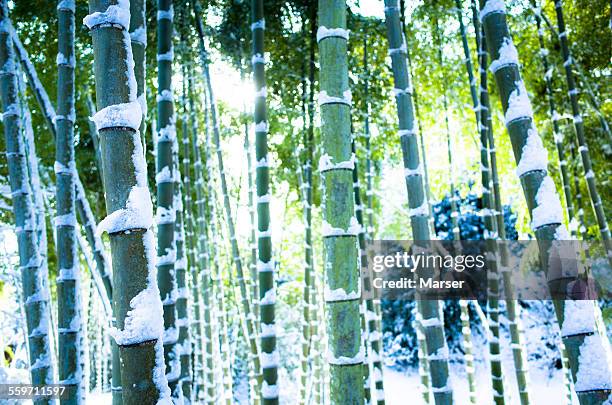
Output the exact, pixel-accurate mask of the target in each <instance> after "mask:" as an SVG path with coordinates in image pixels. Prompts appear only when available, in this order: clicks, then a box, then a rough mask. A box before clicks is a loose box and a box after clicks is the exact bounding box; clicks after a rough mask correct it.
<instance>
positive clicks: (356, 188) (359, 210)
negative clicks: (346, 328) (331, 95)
mask: <svg viewBox="0 0 612 405" xmlns="http://www.w3.org/2000/svg"><path fill="white" fill-rule="evenodd" d="M351 150H352V153H353V155H356V151H357V147H356V145H355V139H353V143H352V146H351ZM353 195H354V199H355V217H356V218H357V222H358V223H359V226H360V229H359V234H358V235H357V242H358V244H359V266H360V268H361V269H364V268H367V266H368V262H367V260H368V257H367V253H366V241H365V227H364V226H363V204H362V203H361V184H360V182H359V166H358V164H357V159H355V167H354V168H353ZM362 284H363V289H364V292H365V294H367V295H368V298H366V299H363V300H362V302H361V305H360V308H359V310H360V315H361V317H360V318H361V330H362V333H361V336H362V343H361V344H362V345H363V348H364V359H363V395H364V400H365V403H366V404H371V403H372V381H371V378H370V362H371V360H370V354H371V353H370V348H369V337H370V336H372V337H373V338H377V337H378V334H375V331H376V322H373V327H372V328H370V323H369V322H368V321H369V319H370V316H369V313H368V303H369V307H370V310H371V311H372V313H374V304H373V303H372V281H371V279H370V277H368V276H367V275H365V276H364V277H363V281H362ZM374 314H375V313H374ZM370 334H371V335H370ZM376 343H378V341H376ZM379 350H380V349H379V348H377V352H378V351H379ZM378 360H380V357H379V358H378ZM378 363H379V364H378V372H379V373H380V380H381V383H382V370H380V361H379V362H378ZM381 395H382V396H381V400H382V401H383V403H384V391H382V392H381ZM376 399H377V400H378V395H376Z"/></svg>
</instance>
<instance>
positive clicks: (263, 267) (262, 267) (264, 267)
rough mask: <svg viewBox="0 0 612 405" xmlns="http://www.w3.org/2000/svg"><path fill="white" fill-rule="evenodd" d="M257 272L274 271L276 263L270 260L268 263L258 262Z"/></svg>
mask: <svg viewBox="0 0 612 405" xmlns="http://www.w3.org/2000/svg"><path fill="white" fill-rule="evenodd" d="M257 271H258V272H266V271H274V261H273V260H270V261H267V262H262V261H261V260H257Z"/></svg>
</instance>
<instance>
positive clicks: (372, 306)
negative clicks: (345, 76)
mask: <svg viewBox="0 0 612 405" xmlns="http://www.w3.org/2000/svg"><path fill="white" fill-rule="evenodd" d="M363 65H364V70H365V73H364V78H365V80H364V83H363V86H364V97H365V120H364V138H365V149H366V167H365V169H366V170H365V178H366V199H367V201H368V202H367V204H368V205H367V206H366V205H365V204H363V202H362V199H361V191H360V188H361V184H360V182H359V175H358V171H357V164H356V163H355V170H354V175H353V188H354V194H355V207H356V208H355V213H356V214H355V215H356V217H357V221H358V222H359V225H360V226H361V229H360V232H359V235H358V242H359V249H360V251H361V252H360V255H359V256H360V260H364V259H365V256H364V255H365V243H366V240H367V239H368V237H369V236H368V234H369V232H368V228H367V227H368V225H369V226H371V225H370V224H371V223H373V222H374V219H373V218H370V220H371V221H368V222H369V224H366V215H369V216H373V210H372V208H371V206H370V205H369V204H371V203H372V198H373V193H372V181H373V179H374V171H373V166H372V159H371V155H370V154H371V145H370V104H369V96H368V94H369V71H368V41H367V36H364V39H363ZM353 153H355V150H353ZM369 155H370V156H369ZM364 265H365V263H361V266H364ZM376 300H377V301H378V302H379V303H378V306H380V299H379V298H377V299H376ZM362 306H364V313H363V315H364V322H365V323H366V328H365V330H366V331H367V332H368V335H367V339H366V340H367V342H366V344H369V345H370V349H371V350H370V351H368V359H369V361H371V362H372V372H373V382H374V388H375V390H376V391H375V395H376V401H377V403H378V405H383V404H384V402H385V390H384V384H383V374H382V371H383V370H382V363H383V361H382V333H381V331H380V328H379V326H380V323H379V321H380V310H379V308H377V304H376V301H375V300H374V299H368V300H364V302H363V303H362ZM364 365H367V367H368V373H369V367H370V365H369V364H367V363H366V364H364ZM364 373H365V367H364ZM365 377H366V380H367V376H365Z"/></svg>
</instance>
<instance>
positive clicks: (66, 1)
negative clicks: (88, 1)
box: [57, 0, 76, 13]
mask: <svg viewBox="0 0 612 405" xmlns="http://www.w3.org/2000/svg"><path fill="white" fill-rule="evenodd" d="M75 8H76V7H75V4H74V0H62V1H60V2H59V4H58V5H57V11H60V10H67V11H72V12H73V13H74V10H75Z"/></svg>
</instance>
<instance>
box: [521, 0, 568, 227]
mask: <svg viewBox="0 0 612 405" xmlns="http://www.w3.org/2000/svg"><path fill="white" fill-rule="evenodd" d="M534 3H535V0H532V5H534ZM535 21H536V27H537V29H538V42H539V44H540V58H541V60H542V69H543V70H544V72H545V73H544V82H545V84H546V95H547V97H548V106H549V108H550V119H551V122H552V131H553V138H554V141H555V146H556V147H557V156H558V158H559V168H560V170H561V184H562V185H563V193H564V196H565V207H566V212H567V221H568V224H569V231H570V233H571V235H572V236H573V237H575V236H576V230H577V226H576V225H577V222H576V219H575V216H574V215H575V214H574V202H573V198H572V188H571V184H570V177H569V172H568V167H567V166H568V165H567V160H566V157H565V150H564V147H563V133H562V132H561V129H560V128H559V121H560V120H561V119H562V118H561V115H560V114H559V113H558V112H557V110H556V106H555V97H554V92H553V81H552V74H553V70H552V66H550V65H549V63H548V53H549V52H548V49H547V48H546V44H545V42H544V28H543V27H542V18H541V17H540V13H535Z"/></svg>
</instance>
